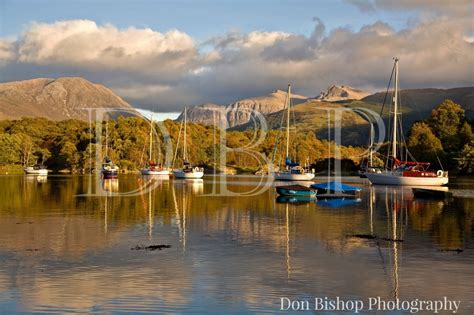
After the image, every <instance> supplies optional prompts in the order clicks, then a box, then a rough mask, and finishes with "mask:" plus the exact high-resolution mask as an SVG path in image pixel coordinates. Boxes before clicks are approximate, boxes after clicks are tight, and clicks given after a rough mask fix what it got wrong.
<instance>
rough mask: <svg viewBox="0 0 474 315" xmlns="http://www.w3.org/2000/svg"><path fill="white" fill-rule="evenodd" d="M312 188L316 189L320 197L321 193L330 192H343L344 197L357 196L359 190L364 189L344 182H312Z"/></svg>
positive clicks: (326, 193)
mask: <svg viewBox="0 0 474 315" xmlns="http://www.w3.org/2000/svg"><path fill="white" fill-rule="evenodd" d="M311 188H313V189H316V191H317V194H318V197H319V195H329V194H343V196H344V197H347V195H352V196H355V195H356V194H357V193H358V192H360V191H361V190H362V188H360V187H355V186H350V185H346V184H343V183H341V182H334V181H333V182H327V183H319V184H312V185H311Z"/></svg>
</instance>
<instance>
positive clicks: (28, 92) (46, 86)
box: [0, 77, 133, 120]
mask: <svg viewBox="0 0 474 315" xmlns="http://www.w3.org/2000/svg"><path fill="white" fill-rule="evenodd" d="M99 107H106V108H107V107H108V108H111V107H115V108H116V107H119V108H124V109H133V108H132V106H131V105H130V104H128V103H127V102H125V101H124V100H123V99H121V98H120V97H119V96H117V95H116V94H114V92H112V90H110V89H109V88H107V87H105V86H103V85H100V84H94V83H92V82H89V81H87V80H85V79H83V78H78V77H65V78H58V79H49V78H38V79H32V80H25V81H15V82H7V83H0V119H17V118H21V117H46V118H48V119H52V120H63V119H71V118H75V119H81V120H87V119H88V112H87V111H85V110H83V108H99Z"/></svg>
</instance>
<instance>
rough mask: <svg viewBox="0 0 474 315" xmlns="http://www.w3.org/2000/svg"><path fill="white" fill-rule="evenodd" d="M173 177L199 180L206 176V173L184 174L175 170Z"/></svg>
mask: <svg viewBox="0 0 474 315" xmlns="http://www.w3.org/2000/svg"><path fill="white" fill-rule="evenodd" d="M173 175H174V177H176V178H184V179H199V178H202V177H203V176H204V172H201V171H198V172H194V171H193V172H184V171H182V170H174V171H173Z"/></svg>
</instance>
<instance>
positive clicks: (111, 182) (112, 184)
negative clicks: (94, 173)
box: [101, 178, 119, 192]
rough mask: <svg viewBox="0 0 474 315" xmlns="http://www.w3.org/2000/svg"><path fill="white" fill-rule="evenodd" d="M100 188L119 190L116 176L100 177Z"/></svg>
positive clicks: (111, 190)
mask: <svg viewBox="0 0 474 315" xmlns="http://www.w3.org/2000/svg"><path fill="white" fill-rule="evenodd" d="M101 182H102V189H103V190H105V191H108V192H118V191H119V180H118V178H104V179H102V181H101Z"/></svg>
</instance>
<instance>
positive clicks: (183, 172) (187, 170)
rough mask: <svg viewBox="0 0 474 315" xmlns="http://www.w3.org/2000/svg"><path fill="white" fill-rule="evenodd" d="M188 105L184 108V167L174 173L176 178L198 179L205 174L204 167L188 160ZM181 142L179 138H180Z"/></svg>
mask: <svg viewBox="0 0 474 315" xmlns="http://www.w3.org/2000/svg"><path fill="white" fill-rule="evenodd" d="M186 124H187V117H186V107H185V108H184V136H183V167H182V168H181V169H175V170H173V175H174V177H176V178H184V179H197V178H202V177H203V176H204V169H203V168H202V167H197V166H196V167H193V166H192V165H191V163H190V162H189V161H188V157H187V145H186ZM178 143H179V139H178Z"/></svg>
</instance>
